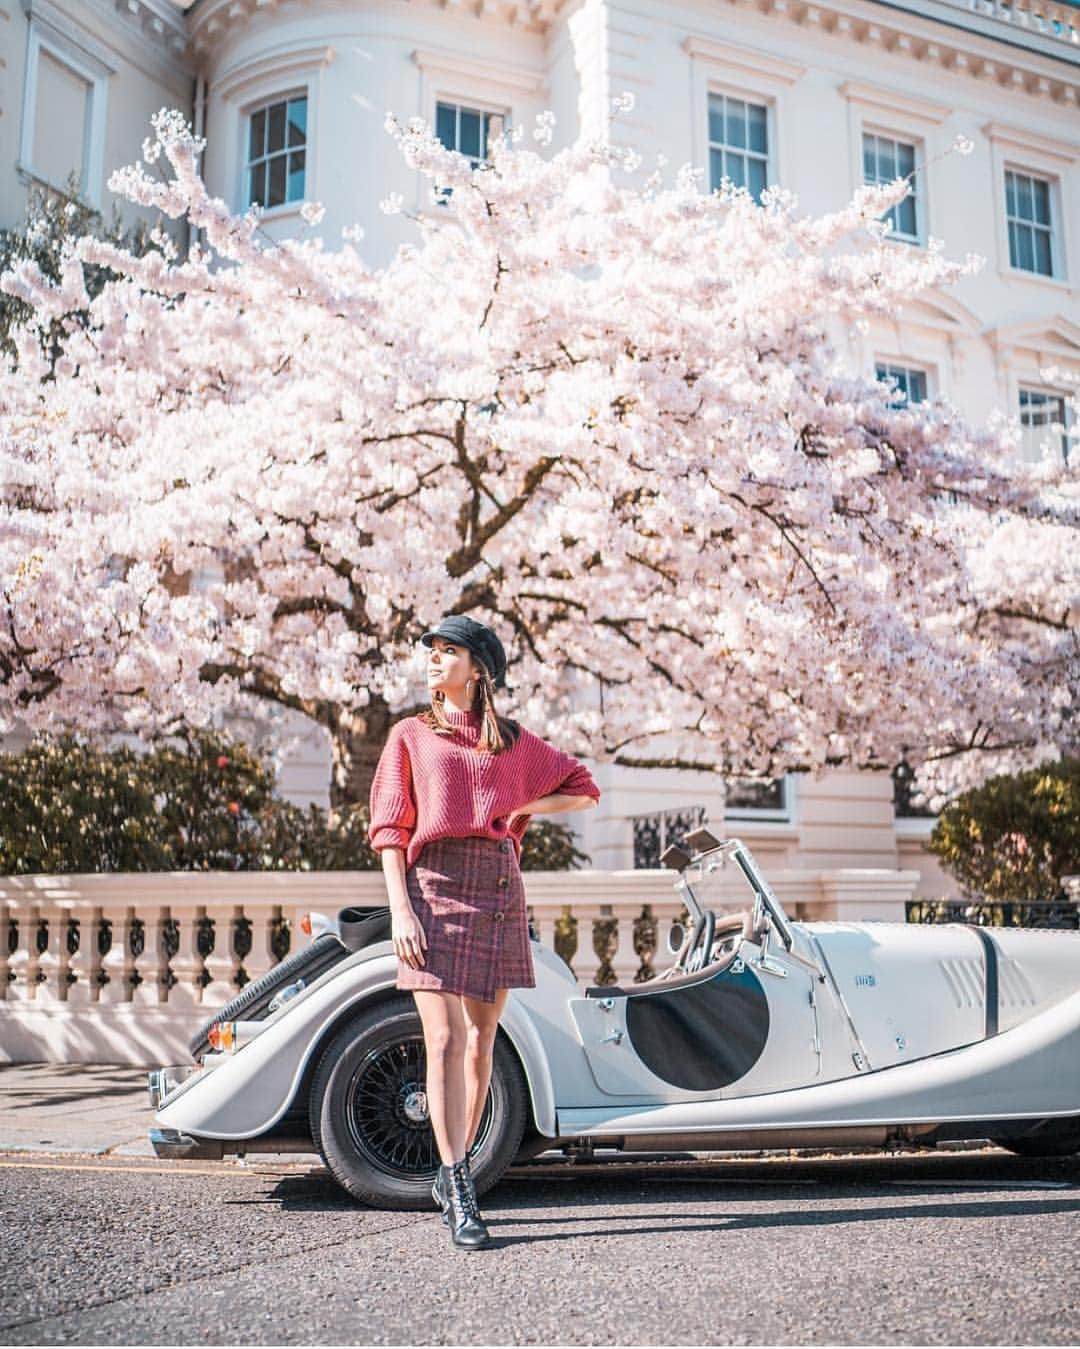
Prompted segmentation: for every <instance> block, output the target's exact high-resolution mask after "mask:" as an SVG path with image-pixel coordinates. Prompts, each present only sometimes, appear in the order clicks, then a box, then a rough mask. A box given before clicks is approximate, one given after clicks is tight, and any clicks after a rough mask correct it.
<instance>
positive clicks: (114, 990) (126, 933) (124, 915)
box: [98, 904, 135, 1003]
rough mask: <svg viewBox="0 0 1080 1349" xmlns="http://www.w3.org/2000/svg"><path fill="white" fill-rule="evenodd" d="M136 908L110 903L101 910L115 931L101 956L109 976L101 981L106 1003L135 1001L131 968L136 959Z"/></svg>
mask: <svg viewBox="0 0 1080 1349" xmlns="http://www.w3.org/2000/svg"><path fill="white" fill-rule="evenodd" d="M134 916H135V910H134V909H133V908H132V907H131V905H128V904H125V905H123V906H121V905H107V906H106V907H104V908H103V909H102V911H101V920H102V922H103V923H108V924H109V927H110V930H111V933H112V943H111V945H110V946H109V949H108V951H107V952H106V953H105V955H103V956H102V957H101V971H102V974H104V975H107V976H108V978H107V979H106V980H104V981H103V982H102V984H101V995H100V997H99V999H98V1001H99V1002H103V1003H118V1002H130V1001H131V993H132V987H131V972H132V970H133V969H134V968H135V962H134V960H133V958H132V955H131V946H130V940H131V920H132V919H133V918H134Z"/></svg>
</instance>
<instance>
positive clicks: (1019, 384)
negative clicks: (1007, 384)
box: [1013, 376, 1075, 463]
mask: <svg viewBox="0 0 1080 1349" xmlns="http://www.w3.org/2000/svg"><path fill="white" fill-rule="evenodd" d="M1013 393H1014V397H1013V414H1014V416H1015V417H1016V419H1017V421H1020V395H1021V394H1022V393H1034V394H1041V395H1044V396H1045V397H1047V398H1060V399H1061V402H1062V406H1063V411H1064V423H1063V424H1064V426H1065V431H1064V432H1061V433H1057V432H1055V438H1056V436H1057V435H1058V434H1061V435H1065V434H1066V433H1067V432H1068V431H1069V430H1070V429H1071V428H1072V425H1073V423H1072V421H1071V419H1070V417H1069V410H1070V409H1069V393H1068V391H1067V390H1066V389H1059V388H1054V386H1053V385H1051V384H1044V383H1042V382H1041V381H1040V380H1038V379H1024V378H1023V377H1022V376H1018V377H1017V379H1016V381H1015V389H1014V391H1013ZM1023 431H1024V427H1023V423H1022V422H1021V435H1023ZM1046 434H1047V437H1048V438H1049V435H1050V432H1049V431H1047V433H1046ZM1074 443H1075V442H1074ZM1021 457H1022V459H1023V460H1024V462H1025V463H1031V462H1033V461H1031V460H1029V459H1028V458H1027V456H1026V455H1023V454H1021ZM1063 458H1064V456H1063Z"/></svg>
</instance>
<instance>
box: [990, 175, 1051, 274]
mask: <svg viewBox="0 0 1080 1349" xmlns="http://www.w3.org/2000/svg"><path fill="white" fill-rule="evenodd" d="M1009 174H1013V175H1014V176H1015V175H1019V176H1020V177H1023V178H1027V179H1029V180H1030V181H1031V182H1038V183H1045V184H1046V208H1047V211H1048V213H1049V220H1048V221H1047V223H1046V224H1045V225H1043V224H1042V223H1041V222H1039V221H1034V220H1021V219H1020V217H1019V216H1010V215H1009V187H1008V177H1009ZM1001 191H1002V194H1003V196H1004V199H1005V200H1004V205H1003V207H1002V209H1003V210H1004V212H1005V247H1006V249H1008V253H1009V270H1010V271H1011V272H1019V274H1020V275H1021V276H1036V277H1039V278H1040V280H1043V281H1053V280H1055V279H1057V278H1058V277H1059V276H1060V274H1061V244H1060V227H1059V220H1060V212H1059V210H1058V206H1057V193H1058V189H1057V179H1056V177H1051V176H1050V175H1049V174H1046V173H1040V172H1039V171H1038V170H1037V169H1029V168H1026V167H1023V168H1022V167H1021V166H1020V165H1019V164H1017V163H1013V162H1012V161H1006V163H1005V166H1004V168H1003V170H1002V175H1001ZM1011 221H1015V222H1016V223H1017V224H1019V225H1023V226H1026V227H1028V228H1030V229H1033V230H1034V229H1041V230H1044V231H1045V233H1046V234H1047V235H1048V236H1049V239H1050V270H1049V272H1039V271H1036V270H1035V268H1034V267H1017V266H1016V264H1015V263H1014V262H1013V260H1012V249H1011V248H1009V224H1010V222H1011Z"/></svg>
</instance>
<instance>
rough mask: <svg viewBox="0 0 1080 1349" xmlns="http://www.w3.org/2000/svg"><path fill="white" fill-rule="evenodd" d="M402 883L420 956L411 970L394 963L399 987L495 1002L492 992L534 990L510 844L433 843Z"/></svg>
mask: <svg viewBox="0 0 1080 1349" xmlns="http://www.w3.org/2000/svg"><path fill="white" fill-rule="evenodd" d="M405 883H406V886H407V888H408V892H409V901H410V903H411V904H412V907H413V912H414V913H415V914H416V917H417V920H418V921H419V923H420V926H421V927H422V928H423V929H424V935H425V936H426V937H427V949H426V950H425V951H424V953H423V955H424V964H423V965H422V966H421V968H420V969H418V970H413V969H410V968H409V967H408V965H406V964H405V963H404V961H402V960H399V961H398V972H397V987H398V988H402V989H410V990H411V989H437V990H441V991H442V992H445V993H457V994H460V995H463V996H464V997H467V998H479V999H480V1000H481V1001H482V1002H494V1001H495V991H496V989H499V988H534V987H535V985H536V974H535V972H534V970H533V959H532V951H531V949H530V947H529V919H528V915H527V914H526V912H525V886H524V884H523V882H522V879H521V871H520V870H519V868H518V861H517V853H516V851H515V849H514V844H513V842H512V841H511V840H510V839H494V838H479V837H476V836H472V837H469V838H440V839H435V840H433V841H432V842H431V843H426V844H425V845H424V847H423V848H422V849H421V851H420V855H419V856H418V857H417V859H416V861H415V862H414V863H413V865H412V866H411V867H409V869H408V871H407V872H406V873H405Z"/></svg>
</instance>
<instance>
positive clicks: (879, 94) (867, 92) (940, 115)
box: [840, 80, 952, 126]
mask: <svg viewBox="0 0 1080 1349" xmlns="http://www.w3.org/2000/svg"><path fill="white" fill-rule="evenodd" d="M840 93H841V94H843V96H844V97H845V98H847V99H850V100H851V102H852V103H859V104H861V105H862V106H863V107H867V108H878V109H881V110H882V111H884V112H889V113H893V114H896V113H900V114H902V115H904V116H906V117H913V118H915V119H916V120H917V121H920V122H929V123H931V124H932V125H934V126H940V125H941V123H942V122H944V121H945V119H946V118H947V117H948V116H949V114H950V113H951V112H952V108H951V107H949V105H948V104H947V103H933V102H931V101H930V99H928V98H920V97H918V96H917V95H915V94H909V93H906V92H905V91H904V90H902V89H888V88H886V87H885V86H884V85H881V84H868V83H866V82H865V81H863V80H845V81H844V83H843V84H842V85H841V86H840Z"/></svg>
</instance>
